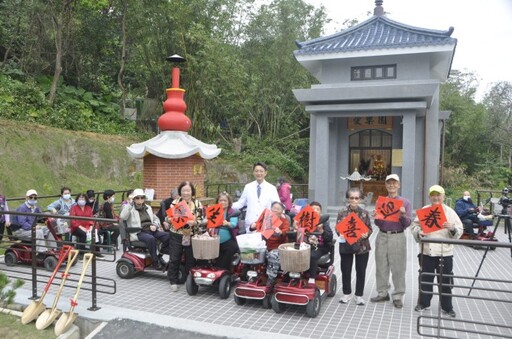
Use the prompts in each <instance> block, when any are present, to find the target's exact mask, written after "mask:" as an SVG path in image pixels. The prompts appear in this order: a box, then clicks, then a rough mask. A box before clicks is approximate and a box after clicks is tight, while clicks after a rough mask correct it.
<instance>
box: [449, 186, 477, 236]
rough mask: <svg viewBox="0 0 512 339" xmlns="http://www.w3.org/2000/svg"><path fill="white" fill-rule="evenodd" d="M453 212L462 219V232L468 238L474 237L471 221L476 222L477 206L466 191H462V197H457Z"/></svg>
mask: <svg viewBox="0 0 512 339" xmlns="http://www.w3.org/2000/svg"><path fill="white" fill-rule="evenodd" d="M455 212H456V213H457V215H458V216H459V218H460V220H462V224H463V225H464V233H466V234H467V235H469V236H470V239H474V238H475V232H474V231H473V223H478V212H479V209H478V207H477V206H476V205H475V204H473V201H472V200H471V196H470V194H469V192H468V191H464V193H462V198H460V199H457V201H456V203H455Z"/></svg>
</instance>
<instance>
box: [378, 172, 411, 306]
mask: <svg viewBox="0 0 512 339" xmlns="http://www.w3.org/2000/svg"><path fill="white" fill-rule="evenodd" d="M386 190H387V191H388V198H392V199H397V200H402V201H403V205H402V207H400V218H399V220H398V221H397V222H396V221H388V220H375V225H377V226H378V227H379V231H380V232H379V233H378V234H377V239H376V240H375V271H376V272H375V276H376V281H377V292H378V295H377V296H376V297H374V298H371V299H370V301H371V302H381V301H388V300H389V299H390V298H389V293H388V291H389V289H390V288H391V286H390V284H389V274H390V273H391V278H392V279H393V285H394V288H395V290H394V291H393V293H392V299H393V305H394V306H395V307H396V308H402V307H403V303H402V297H403V295H404V294H405V268H406V264H407V241H406V238H405V233H404V230H405V229H406V228H407V227H409V225H411V221H412V209H411V202H410V201H409V200H407V199H405V198H402V197H400V196H399V195H398V191H399V190H400V177H399V176H398V175H397V174H390V175H388V176H387V177H386ZM374 216H375V215H374Z"/></svg>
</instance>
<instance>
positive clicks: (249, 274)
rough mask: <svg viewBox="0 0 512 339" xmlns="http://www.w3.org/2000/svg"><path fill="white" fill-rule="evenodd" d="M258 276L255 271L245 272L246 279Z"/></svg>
mask: <svg viewBox="0 0 512 339" xmlns="http://www.w3.org/2000/svg"><path fill="white" fill-rule="evenodd" d="M257 276H258V273H257V272H256V271H247V277H248V278H249V279H251V278H256V277H257Z"/></svg>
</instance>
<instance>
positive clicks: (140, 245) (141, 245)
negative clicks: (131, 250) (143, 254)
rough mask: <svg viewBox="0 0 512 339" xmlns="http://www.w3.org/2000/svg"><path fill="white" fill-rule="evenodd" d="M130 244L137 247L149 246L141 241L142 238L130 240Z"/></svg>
mask: <svg viewBox="0 0 512 339" xmlns="http://www.w3.org/2000/svg"><path fill="white" fill-rule="evenodd" d="M130 245H131V246H132V247H137V248H148V246H147V245H146V243H145V242H143V241H140V240H134V241H130Z"/></svg>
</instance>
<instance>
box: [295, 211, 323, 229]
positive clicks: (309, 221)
mask: <svg viewBox="0 0 512 339" xmlns="http://www.w3.org/2000/svg"><path fill="white" fill-rule="evenodd" d="M293 220H295V222H296V225H297V228H304V229H305V230H306V231H307V232H314V231H316V229H317V226H318V223H319V222H320V215H319V214H318V213H317V212H316V211H315V210H314V209H313V208H312V207H311V206H310V205H306V207H304V208H303V209H301V210H300V212H299V214H297V215H296V216H295V218H293Z"/></svg>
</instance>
